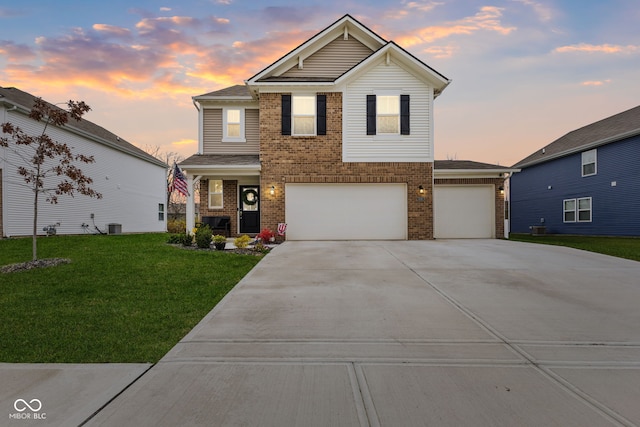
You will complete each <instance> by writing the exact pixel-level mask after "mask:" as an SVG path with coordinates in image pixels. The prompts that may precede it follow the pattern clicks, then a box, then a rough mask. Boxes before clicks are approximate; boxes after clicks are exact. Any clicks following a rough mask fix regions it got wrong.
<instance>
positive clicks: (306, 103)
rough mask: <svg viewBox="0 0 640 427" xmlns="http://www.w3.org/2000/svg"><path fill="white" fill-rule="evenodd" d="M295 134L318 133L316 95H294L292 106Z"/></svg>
mask: <svg viewBox="0 0 640 427" xmlns="http://www.w3.org/2000/svg"><path fill="white" fill-rule="evenodd" d="M291 120H292V122H293V124H292V128H293V132H292V133H293V135H300V136H305V135H315V134H316V97H315V96H293V97H292V106H291Z"/></svg>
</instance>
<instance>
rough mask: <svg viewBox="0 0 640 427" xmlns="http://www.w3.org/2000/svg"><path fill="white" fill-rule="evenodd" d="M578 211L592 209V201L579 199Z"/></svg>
mask: <svg viewBox="0 0 640 427" xmlns="http://www.w3.org/2000/svg"><path fill="white" fill-rule="evenodd" d="M578 209H579V210H584V209H591V199H578Z"/></svg>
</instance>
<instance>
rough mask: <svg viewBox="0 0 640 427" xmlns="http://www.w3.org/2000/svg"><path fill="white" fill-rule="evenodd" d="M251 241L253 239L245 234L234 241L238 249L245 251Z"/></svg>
mask: <svg viewBox="0 0 640 427" xmlns="http://www.w3.org/2000/svg"><path fill="white" fill-rule="evenodd" d="M250 241H251V237H249V236H247V235H246V234H245V235H243V236H240V237H236V238H235V239H234V240H233V244H234V245H236V248H239V249H243V248H246V247H247V245H248V244H249V242H250Z"/></svg>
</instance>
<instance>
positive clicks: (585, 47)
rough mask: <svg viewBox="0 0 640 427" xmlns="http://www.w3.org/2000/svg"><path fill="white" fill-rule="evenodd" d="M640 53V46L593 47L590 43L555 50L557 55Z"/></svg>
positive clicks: (605, 45) (604, 45)
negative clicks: (576, 53) (575, 53)
mask: <svg viewBox="0 0 640 427" xmlns="http://www.w3.org/2000/svg"><path fill="white" fill-rule="evenodd" d="M638 51H640V46H634V45H627V46H621V45H612V44H601V45H593V44H588V43H579V44H574V45H569V46H561V47H557V48H555V49H554V52H557V53H574V52H583V53H605V54H616V53H623V54H629V53H635V52H638Z"/></svg>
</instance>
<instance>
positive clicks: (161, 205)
mask: <svg viewBox="0 0 640 427" xmlns="http://www.w3.org/2000/svg"><path fill="white" fill-rule="evenodd" d="M158 221H164V203H158Z"/></svg>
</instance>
